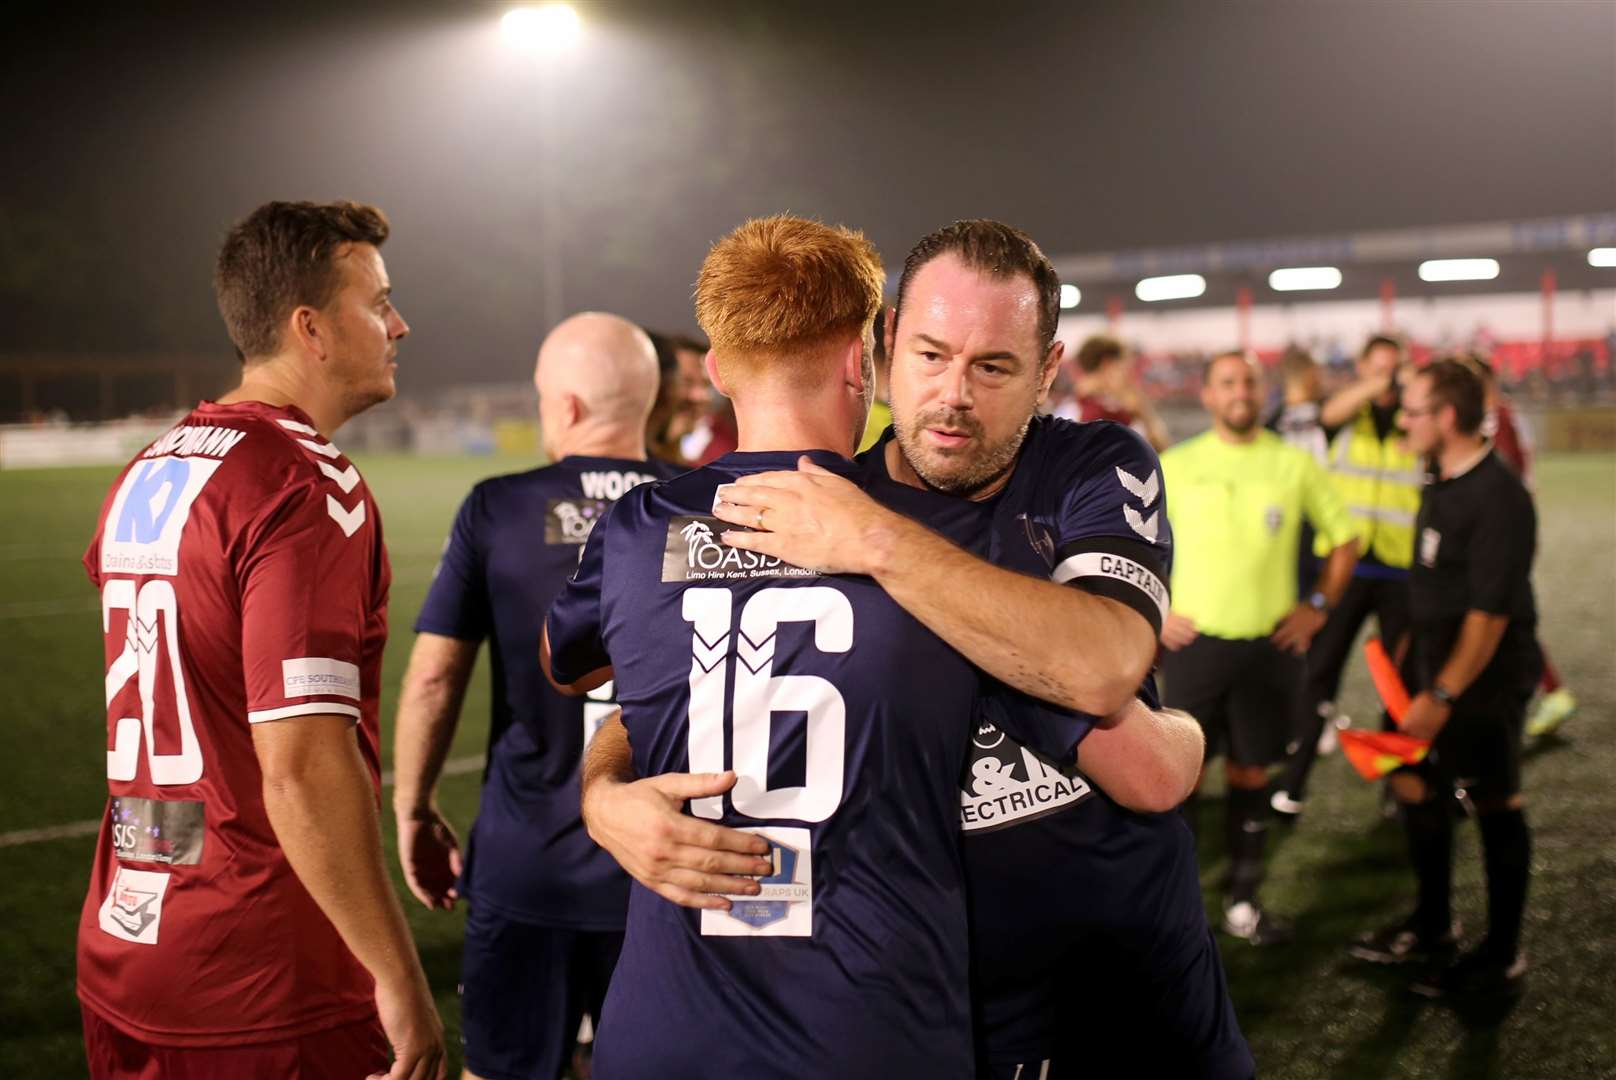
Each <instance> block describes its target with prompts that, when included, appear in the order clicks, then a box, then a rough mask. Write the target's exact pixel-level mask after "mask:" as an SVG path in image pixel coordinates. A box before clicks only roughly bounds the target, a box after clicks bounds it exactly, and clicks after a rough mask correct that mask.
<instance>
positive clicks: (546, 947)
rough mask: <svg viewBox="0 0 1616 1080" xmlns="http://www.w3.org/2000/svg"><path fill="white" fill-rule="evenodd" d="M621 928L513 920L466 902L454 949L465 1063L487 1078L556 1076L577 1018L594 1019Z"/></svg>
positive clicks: (567, 1058)
mask: <svg viewBox="0 0 1616 1080" xmlns="http://www.w3.org/2000/svg"><path fill="white" fill-rule="evenodd" d="M622 947H623V935H622V934H620V933H607V932H602V931H595V930H564V929H558V928H556V927H550V926H536V925H534V924H532V923H525V922H519V921H517V920H515V919H510V918H507V917H505V916H504V915H501V914H500V913H498V912H496V911H489V910H488V909H487V908H486V907H478V906H476V905H475V904H474V905H472V907H471V910H470V912H468V914H467V916H466V942H465V948H464V951H463V952H462V954H461V964H460V997H461V1002H460V1006H461V1030H462V1032H463V1038H464V1041H465V1044H466V1068H467V1069H469V1070H470V1071H471V1072H473V1073H475V1074H476V1075H478V1076H481V1077H484V1078H486V1080H556V1078H557V1077H559V1076H561V1075H562V1070H563V1069H565V1068H566V1067H567V1066H568V1064H569V1063H570V1062H571V1061H572V1053H573V1050H574V1049H575V1046H576V1042H577V1037H578V1025H579V1022H580V1021H582V1019H583V1017H584V1015H585V1014H586V1013H587V1014H588V1015H589V1016H590V1017H592V1018H594V1019H595V1020H596V1021H597V1022H598V1020H599V1018H600V1005H601V1002H602V1001H603V1000H605V997H606V984H607V983H609V982H610V981H611V978H612V968H614V967H616V966H617V954H618V952H619V951H620V950H621V949H622Z"/></svg>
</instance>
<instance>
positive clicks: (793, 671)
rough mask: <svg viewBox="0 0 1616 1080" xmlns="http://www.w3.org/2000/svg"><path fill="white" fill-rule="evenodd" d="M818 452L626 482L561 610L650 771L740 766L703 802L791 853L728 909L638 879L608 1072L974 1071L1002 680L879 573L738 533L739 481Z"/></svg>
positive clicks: (972, 514)
mask: <svg viewBox="0 0 1616 1080" xmlns="http://www.w3.org/2000/svg"><path fill="white" fill-rule="evenodd" d="M798 456H799V455H797V454H796V453H732V454H727V455H725V456H724V457H722V458H720V459H718V460H717V461H716V462H714V463H713V464H712V465H710V466H708V467H706V468H703V469H698V470H696V471H694V472H691V473H687V474H686V475H684V476H682V477H680V478H678V479H676V480H673V481H671V482H669V483H665V484H658V485H654V486H650V487H646V488H642V489H639V490H637V491H635V492H634V493H632V494H630V495H628V496H626V497H625V498H624V499H623V500H621V501H620V502H619V503H618V504H617V505H616V506H614V507H613V508H612V510H611V511H610V512H609V514H608V515H607V518H606V520H605V522H604V524H603V525H602V527H601V528H600V529H598V530H596V532H595V533H594V534H593V535H592V536H591V538H590V540H589V542H588V543H587V544H586V546H585V549H584V554H583V558H582V561H581V562H580V564H579V567H578V572H577V574H576V576H575V578H574V580H573V581H572V582H571V583H570V584H569V585H568V587H567V588H566V589H565V590H563V592H562V593H561V595H560V596H559V597H558V598H557V600H556V603H555V605H554V606H553V607H552V608H551V611H550V616H549V621H548V631H549V636H550V647H551V660H552V667H553V671H554V674H555V676H556V678H557V679H558V680H559V681H562V682H571V681H576V680H577V679H579V678H581V677H582V676H583V675H585V674H587V673H588V672H590V671H593V670H595V669H596V668H599V667H602V666H604V665H606V664H608V663H611V664H612V666H613V673H614V678H615V685H616V688H617V697H618V701H619V702H620V704H621V705H622V709H623V723H624V724H625V726H626V727H627V729H628V733H629V738H630V742H631V744H632V747H633V757H634V765H635V768H636V771H637V772H638V773H639V775H641V776H652V775H656V774H659V773H666V772H686V771H695V772H706V771H719V770H722V769H725V768H731V767H732V768H734V769H735V770H736V772H737V773H738V774H739V779H738V781H737V783H736V786H735V788H734V789H733V791H732V792H730V793H729V794H728V795H726V796H722V797H712V798H703V799H695V800H692V801H691V804H690V812H691V813H692V814H694V815H695V816H697V817H701V818H705V819H707V820H711V821H715V822H718V823H720V824H723V825H727V826H732V827H736V828H743V829H747V830H750V831H755V832H758V833H760V834H762V835H764V836H765V837H767V838H768V840H769V841H770V844H771V855H772V858H773V861H774V867H775V870H774V873H773V874H772V875H770V876H769V877H767V878H765V879H764V881H763V886H764V889H763V893H762V895H761V896H759V897H758V898H756V899H752V898H741V899H736V900H735V901H734V906H733V909H732V910H731V911H728V912H723V911H692V910H687V909H684V908H680V907H676V906H675V905H673V904H671V903H669V902H667V901H665V900H663V899H661V898H660V897H658V896H656V895H655V894H654V893H652V892H650V891H649V890H647V889H645V888H643V887H642V886H640V885H638V884H635V885H633V886H632V890H631V896H630V901H629V918H628V928H627V938H626V940H625V943H624V948H623V953H622V958H621V960H620V961H619V963H618V967H617V970H616V972H615V974H614V976H613V979H612V984H611V989H610V991H609V993H608V995H607V1000H606V1006H605V1009H604V1013H603V1016H602V1018H601V1025H600V1035H599V1038H598V1040H597V1047H596V1051H595V1068H596V1070H597V1073H598V1075H600V1076H601V1077H602V1080H616V1078H619V1077H635V1076H647V1077H653V1076H654V1077H685V1076H689V1077H711V1076H761V1075H782V1076H835V1077H838V1078H839V1080H852V1078H858V1077H871V1078H874V1077H881V1078H891V1077H917V1078H918V1077H927V1078H932V1077H963V1076H968V1075H970V1074H971V1072H972V1068H973V1064H972V1063H973V1048H972V1043H971V1030H970V1014H969V999H968V993H969V989H968V988H969V975H968V971H967V952H968V946H967V942H966V917H965V898H964V889H963V882H962V879H961V867H960V853H959V841H958V818H959V806H958V798H959V795H958V787H957V783H956V778H957V777H958V776H959V773H960V769H961V768H962V767H963V765H964V762H965V756H966V749H967V747H968V745H969V743H970V738H971V735H972V732H973V731H974V729H975V725H976V722H977V718H978V715H979V713H978V709H979V692H980V691H981V690H982V685H981V684H982V683H983V679H982V677H981V676H980V675H979V674H978V673H977V672H976V670H975V669H974V668H972V667H971V666H970V665H969V664H967V663H966V662H965V661H964V660H963V659H962V658H961V657H960V656H959V654H957V653H955V652H954V651H953V650H952V649H950V648H949V647H948V646H947V645H945V644H944V643H943V642H942V641H941V640H940V639H938V638H937V637H935V636H934V635H933V634H932V633H931V632H930V631H928V630H926V629H925V628H924V627H922V626H921V625H920V624H919V623H918V622H916V621H915V620H914V619H913V618H912V617H911V616H909V615H908V614H907V613H905V612H903V611H902V610H901V609H900V608H899V607H898V606H897V605H896V604H895V603H893V601H892V600H891V599H890V598H889V597H887V595H886V594H885V593H884V592H882V591H881V589H880V588H879V587H878V586H877V585H876V584H875V583H874V582H873V581H872V580H870V579H869V578H863V577H849V576H822V575H819V574H815V573H812V572H809V571H805V570H802V569H799V568H796V567H793V566H790V565H787V564H782V563H780V562H779V561H778V560H775V559H771V558H768V557H764V556H760V555H757V554H755V553H751V552H746V551H741V550H739V549H733V548H728V547H726V546H724V545H723V544H722V543H720V541H719V534H720V533H721V532H722V531H723V530H724V529H725V528H727V526H725V525H724V524H723V523H722V522H719V521H717V520H716V519H714V518H712V517H711V515H710V510H711V507H712V503H713V497H714V494H715V492H716V490H717V488H718V487H719V486H720V485H721V484H724V483H728V482H730V481H732V480H734V479H735V478H737V477H739V476H741V475H745V474H747V473H754V472H764V471H769V470H774V469H792V468H795V467H796V463H797V458H798ZM810 456H811V457H813V458H814V460H816V461H817V462H818V463H819V464H821V465H824V466H825V467H826V468H830V469H832V470H835V471H837V472H840V473H842V474H843V475H853V474H854V468H853V466H852V465H850V464H849V463H848V462H846V461H843V460H842V459H840V458H838V457H836V456H835V455H833V454H827V453H821V452H816V453H814V454H812V455H810ZM888 496H890V498H891V499H892V500H893V504H894V505H895V506H896V508H897V509H899V510H901V511H903V512H906V513H910V514H912V515H920V516H923V519H924V520H925V521H926V522H927V524H929V525H931V526H932V527H933V528H936V529H938V530H939V531H940V532H943V533H944V534H945V535H949V534H958V533H960V532H962V531H963V532H970V533H979V532H980V530H981V528H982V524H983V519H982V516H981V509H980V508H979V507H976V506H974V505H972V504H969V503H966V502H965V501H963V500H958V499H948V498H946V497H942V496H937V495H935V494H933V493H930V492H924V491H918V490H915V489H902V490H898V485H890V486H889V489H888V490H887V491H886V492H883V495H882V497H888ZM990 693H991V692H990ZM1033 715H1036V716H1037V717H1038V722H1037V725H1036V727H1029V728H1028V729H1027V730H1025V731H1022V732H1021V733H1022V734H1023V735H1026V736H1031V737H1033V738H1034V739H1035V740H1036V741H1037V742H1039V743H1040V745H1041V746H1042V747H1043V748H1044V749H1046V750H1049V751H1050V752H1051V753H1053V754H1056V755H1058V756H1065V755H1069V754H1070V752H1071V747H1072V746H1073V745H1074V744H1075V742H1076V741H1077V739H1078V738H1080V737H1081V735H1082V734H1084V733H1086V731H1087V729H1088V721H1087V719H1086V718H1080V717H1076V716H1073V715H1072V714H1064V713H1055V712H1039V713H1036V714H1035V713H1033V712H1030V711H1028V710H1018V711H1017V715H1016V717H1014V718H1012V719H1011V720H1010V722H1011V723H1012V724H1014V723H1016V722H1017V721H1018V720H1019V719H1022V718H1025V717H1029V716H1033Z"/></svg>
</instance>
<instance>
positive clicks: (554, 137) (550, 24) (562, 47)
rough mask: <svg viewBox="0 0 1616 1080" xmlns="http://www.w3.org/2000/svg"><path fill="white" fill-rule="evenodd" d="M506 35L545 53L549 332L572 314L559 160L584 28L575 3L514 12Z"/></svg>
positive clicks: (541, 70)
mask: <svg viewBox="0 0 1616 1080" xmlns="http://www.w3.org/2000/svg"><path fill="white" fill-rule="evenodd" d="M499 30H500V35H501V36H502V37H503V38H504V39H505V41H506V43H507V44H509V45H510V46H511V47H512V48H516V49H520V50H522V51H523V52H529V53H541V54H544V55H545V57H546V59H545V61H544V62H542V63H539V64H537V65H536V67H537V69H538V70H537V75H538V80H539V108H538V114H539V232H540V234H541V235H540V236H539V253H540V258H541V259H542V261H543V273H542V278H543V282H544V322H545V329H546V330H547V331H548V330H549V329H551V328H553V327H554V326H555V325H556V324H557V323H559V322H560V321H561V320H562V319H563V318H564V317H565V316H566V307H565V300H564V294H563V291H562V280H561V275H562V272H563V271H562V261H563V254H562V252H563V245H562V243H561V240H562V237H561V229H562V223H561V220H562V215H561V191H560V179H559V177H558V169H557V161H556V158H557V157H558V156H559V154H560V152H561V138H560V135H559V132H558V128H559V124H558V116H557V109H558V108H559V103H558V101H557V99H558V97H559V96H560V93H561V78H562V76H563V74H564V72H563V71H562V70H561V68H562V67H563V63H562V61H563V60H564V59H565V58H566V55H567V54H568V53H571V52H572V51H573V50H574V49H575V48H576V47H577V44H578V40H579V38H580V37H581V36H582V34H583V25H582V23H581V22H580V20H579V18H578V13H577V12H576V11H574V10H573V8H572V6H571V5H570V4H538V5H524V6H522V7H515V8H511V9H510V10H509V11H507V12H506V13H505V14H504V15H503V16H502V17H501V18H500V20H499Z"/></svg>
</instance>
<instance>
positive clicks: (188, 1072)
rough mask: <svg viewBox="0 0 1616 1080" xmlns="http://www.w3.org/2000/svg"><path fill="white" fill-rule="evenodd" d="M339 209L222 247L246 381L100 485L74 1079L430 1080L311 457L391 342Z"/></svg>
mask: <svg viewBox="0 0 1616 1080" xmlns="http://www.w3.org/2000/svg"><path fill="white" fill-rule="evenodd" d="M387 233H388V225H387V219H386V218H385V217H384V216H383V215H382V213H381V211H379V210H376V209H375V208H373V207H368V206H359V205H355V204H353V203H335V204H331V205H323V206H322V205H315V204H312V203H279V202H276V203H268V204H266V205H264V206H262V207H259V208H258V209H257V210H256V211H254V212H253V214H252V215H251V216H250V217H248V218H247V219H246V220H245V221H242V222H241V223H239V224H238V225H236V226H235V228H233V229H232V230H231V231H230V233H229V235H228V236H227V237H226V239H225V242H224V247H223V249H222V250H221V252H220V254H219V261H218V266H217V269H216V271H215V277H214V286H215V289H216V291H217V293H218V299H219V310H220V313H221V314H222V315H223V316H224V321H225V325H226V327H227V328H228V330H229V332H230V337H231V339H232V340H233V341H234V342H235V343H236V347H237V349H238V350H239V352H240V354H241V356H242V379H241V385H240V386H238V387H237V388H236V389H235V390H232V391H231V392H230V393H228V394H226V395H224V396H223V397H221V398H220V399H219V400H218V401H216V402H207V401H205V402H203V403H201V404H200V405H198V406H197V408H196V409H195V410H194V411H193V412H191V413H190V415H188V416H186V417H185V418H184V419H183V420H181V421H180V422H179V424H178V425H177V426H176V427H175V428H173V429H172V430H171V431H169V432H168V433H167V434H165V435H163V436H162V437H161V438H159V439H158V440H157V441H156V442H154V443H152V445H151V446H149V447H148V448H146V449H145V450H144V451H142V452H141V453H140V454H139V455H137V456H136V457H135V460H134V461H132V462H130V464H129V465H128V466H127V467H126V468H125V469H124V471H123V472H122V474H120V475H119V477H118V479H117V480H116V481H115V482H114V483H113V485H112V489H111V491H110V492H109V493H108V495H107V499H106V502H105V504H104V505H103V507H102V510H101V519H100V524H99V527H98V528H97V530H96V535H95V539H94V540H93V541H92V542H91V544H90V548H89V551H88V552H87V553H86V555H85V558H84V562H85V566H86V568H87V569H88V570H89V573H90V579H91V581H93V582H94V583H95V584H96V586H97V587H98V588H99V589H100V590H101V611H102V620H101V622H102V629H103V631H104V632H105V635H106V661H107V670H106V701H107V728H108V731H107V745H108V750H107V788H108V791H109V800H108V809H107V814H106V827H105V828H104V829H103V830H102V832H101V838H100V842H99V843H98V845H97V848H96V857H95V866H94V869H93V872H92V874H91V879H90V891H89V895H88V896H87V897H86V898H85V902H84V913H83V917H82V919H81V920H80V923H79V940H78V993H79V1000H80V1002H81V1003H82V1006H83V1012H84V1042H85V1050H86V1053H87V1056H88V1058H89V1064H90V1074H91V1075H92V1076H93V1077H95V1078H97V1080H101V1078H104V1077H106V1078H109V1077H120V1078H121V1077H142V1078H145V1077H158V1076H198V1077H200V1076H253V1077H281V1076H287V1077H291V1076H297V1077H322V1078H325V1077H329V1078H331V1080H339V1078H341V1080H358V1078H361V1077H365V1076H368V1075H372V1074H381V1073H386V1072H387V1071H388V1058H389V1049H391V1056H392V1057H393V1058H394V1059H395V1060H394V1062H393V1065H392V1071H391V1072H390V1073H388V1075H389V1077H392V1078H400V1080H402V1078H404V1077H410V1078H429V1077H435V1076H441V1075H442V1071H443V1054H444V1050H443V1026H442V1023H441V1022H440V1021H439V1019H438V1016H437V1011H436V1009H435V1008H434V1007H433V1004H432V997H431V994H430V993H429V991H428V989H427V985H426V977H425V975H424V974H423V973H422V971H421V964H420V960H419V958H418V957H417V955H416V952H415V947H414V943H413V942H412V941H411V940H410V935H409V930H408V928H407V927H406V926H405V923H404V916H403V912H402V911H401V909H400V907H399V903H398V899H397V897H396V896H395V895H394V893H393V889H392V885H391V883H390V882H389V881H388V878H387V873H386V870H385V868H384V864H383V861H382V851H381V835H380V830H379V828H378V825H377V821H378V816H377V809H378V808H377V802H378V798H379V795H380V790H381V776H380V758H379V753H378V749H377V746H378V735H379V732H378V722H377V702H378V697H379V695H380V690H381V659H382V646H383V644H384V643H385V641H386V638H387V589H388V582H389V578H390V572H389V569H388V563H387V552H386V549H385V548H384V547H383V545H382V535H381V521H380V519H379V517H378V515H377V512H376V504H375V501H374V500H373V499H372V498H371V495H370V491H369V490H368V489H367V488H366V486H365V482H364V481H363V480H362V479H361V478H360V476H359V472H358V470H357V469H355V468H354V466H353V465H352V464H351V463H349V461H348V460H347V458H345V457H344V456H343V454H342V452H341V451H340V450H338V449H337V448H336V447H335V446H333V445H332V444H331V443H330V442H328V441H327V439H328V437H329V436H330V434H331V433H332V432H333V431H335V430H336V429H337V428H338V427H340V426H341V425H342V423H343V422H344V421H346V420H348V419H349V418H350V417H352V416H355V415H356V414H358V413H360V412H363V411H364V410H365V409H367V408H369V407H370V406H372V405H375V404H377V403H378V402H382V401H386V400H387V399H388V398H390V397H392V396H393V393H394V387H393V372H394V370H395V369H396V367H397V365H396V364H395V363H394V357H395V356H396V354H397V351H398V341H399V339H401V338H403V337H404V336H405V335H406V334H408V333H409V327H407V326H406V325H405V324H404V320H403V319H402V318H401V317H400V316H399V314H398V312H397V310H395V309H394V307H393V305H392V301H391V299H390V286H389V284H388V280H387V271H386V268H385V267H384V266H383V264H382V258H381V255H380V253H379V252H378V250H377V248H378V247H379V246H380V245H381V243H382V242H383V241H384V240H386V238H387Z"/></svg>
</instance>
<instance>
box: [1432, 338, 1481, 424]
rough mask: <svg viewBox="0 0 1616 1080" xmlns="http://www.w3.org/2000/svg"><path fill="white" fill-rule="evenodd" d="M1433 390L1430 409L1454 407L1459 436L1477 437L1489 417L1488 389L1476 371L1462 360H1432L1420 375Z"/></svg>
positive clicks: (1451, 358)
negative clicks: (1482, 424) (1446, 406)
mask: <svg viewBox="0 0 1616 1080" xmlns="http://www.w3.org/2000/svg"><path fill="white" fill-rule="evenodd" d="M1420 377H1421V378H1424V379H1428V380H1429V381H1430V387H1431V407H1432V408H1435V409H1440V408H1442V407H1443V406H1444V405H1451V406H1453V422H1454V426H1455V427H1457V428H1458V429H1459V431H1460V433H1462V434H1465V435H1474V434H1475V433H1476V432H1478V431H1480V430H1481V422H1482V419H1483V418H1484V417H1485V416H1486V415H1487V388H1486V387H1485V386H1483V385H1482V381H1481V376H1480V375H1479V374H1477V373H1476V369H1475V368H1474V367H1472V366H1471V365H1470V364H1468V363H1466V362H1465V361H1463V360H1458V359H1454V358H1453V357H1444V358H1442V359H1441V360H1433V361H1432V362H1431V363H1429V364H1427V365H1426V366H1425V368H1424V370H1422V371H1421V372H1420Z"/></svg>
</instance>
